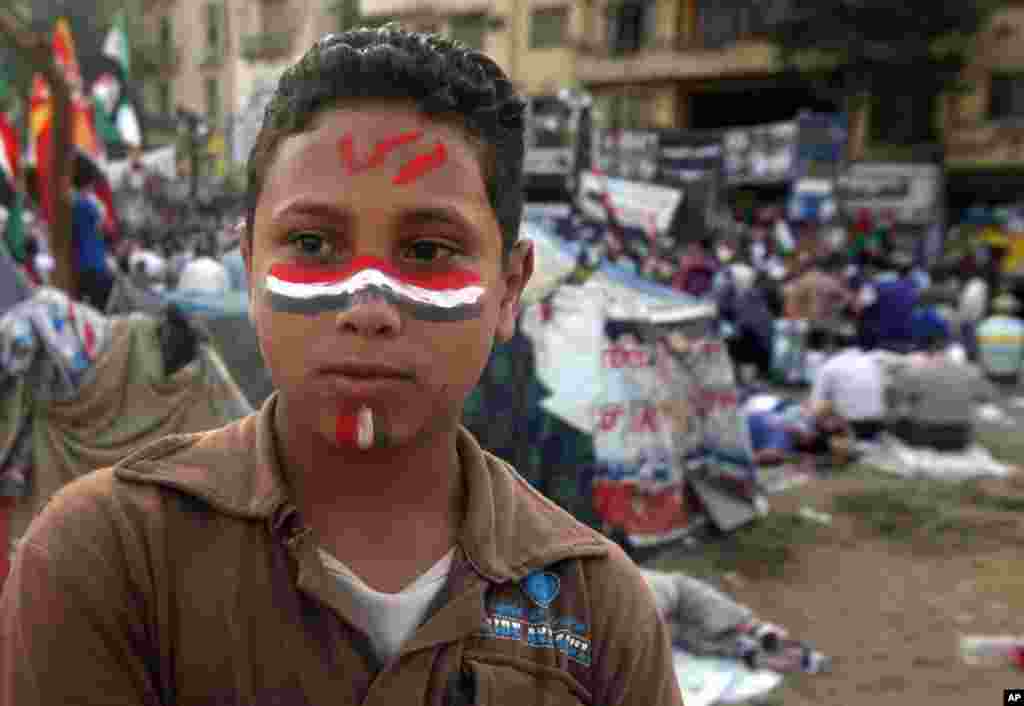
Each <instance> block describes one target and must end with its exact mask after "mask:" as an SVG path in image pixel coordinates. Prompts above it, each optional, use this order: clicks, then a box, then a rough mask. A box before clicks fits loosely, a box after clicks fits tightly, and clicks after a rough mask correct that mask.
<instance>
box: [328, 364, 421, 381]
mask: <svg viewBox="0 0 1024 706" xmlns="http://www.w3.org/2000/svg"><path fill="white" fill-rule="evenodd" d="M317 372H319V373H322V374H325V375H344V376H345V377H351V378H367V379H372V378H397V379H410V378H412V377H413V375H412V373H411V372H409V371H408V370H407V369H405V368H402V367H400V366H396V365H390V364H387V363H378V362H368V361H345V362H341V363H330V364H328V365H324V366H321V367H320V368H318V370H317Z"/></svg>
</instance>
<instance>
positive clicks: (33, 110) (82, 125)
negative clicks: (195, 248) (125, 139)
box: [29, 17, 117, 235]
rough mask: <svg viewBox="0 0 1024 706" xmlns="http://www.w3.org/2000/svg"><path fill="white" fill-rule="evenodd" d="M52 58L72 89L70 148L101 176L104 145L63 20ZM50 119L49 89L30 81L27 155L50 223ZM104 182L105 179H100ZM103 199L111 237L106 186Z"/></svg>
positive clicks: (112, 219) (38, 79) (42, 82)
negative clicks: (91, 165) (90, 163)
mask: <svg viewBox="0 0 1024 706" xmlns="http://www.w3.org/2000/svg"><path fill="white" fill-rule="evenodd" d="M53 56H54V59H55V61H56V63H57V66H58V68H59V69H60V70H62V71H63V72H64V77H65V79H66V80H67V82H68V84H69V86H70V88H71V106H70V107H71V115H70V116H68V117H69V119H70V120H71V145H72V147H73V148H74V149H75V151H76V152H77V153H78V154H80V155H82V156H83V157H85V158H86V159H88V160H89V161H91V162H92V163H93V166H95V168H96V170H97V172H98V173H99V174H100V175H101V177H102V175H103V169H102V167H103V164H104V163H105V162H106V154H105V151H104V148H103V143H102V141H100V139H99V135H98V134H97V132H96V123H95V118H94V114H93V111H94V108H93V104H92V101H91V100H90V99H89V98H88V97H87V96H85V95H84V93H83V90H82V72H81V69H80V68H79V66H78V58H77V56H76V55H75V43H74V40H73V39H72V37H71V27H70V25H69V24H68V21H67V20H66V19H64V18H63V17H62V18H60V19H58V20H57V25H56V27H55V28H54V31H53ZM52 120H53V101H52V96H51V93H50V88H49V86H47V85H46V81H45V80H44V79H43V77H42V76H40V75H38V74H37V75H36V76H35V77H34V79H33V86H32V97H31V100H30V117H29V139H30V147H29V155H30V161H31V162H32V163H33V164H34V165H35V169H36V179H37V188H38V193H39V201H40V206H41V208H42V212H43V215H44V216H45V218H46V220H47V221H48V222H49V223H51V224H52V223H53V194H51V193H49V179H48V176H49V170H50V145H51V142H52V135H51V123H52ZM101 181H102V182H105V178H101ZM97 191H98V192H105V193H101V194H100V198H101V199H102V200H104V201H105V202H106V201H110V203H109V204H107V205H108V209H107V217H106V219H105V221H104V229H105V230H106V231H107V232H108V233H109V234H111V235H116V234H117V220H116V217H115V213H114V210H113V202H112V199H111V198H109V196H107V194H109V191H110V188H109V184H100V185H98V187H97Z"/></svg>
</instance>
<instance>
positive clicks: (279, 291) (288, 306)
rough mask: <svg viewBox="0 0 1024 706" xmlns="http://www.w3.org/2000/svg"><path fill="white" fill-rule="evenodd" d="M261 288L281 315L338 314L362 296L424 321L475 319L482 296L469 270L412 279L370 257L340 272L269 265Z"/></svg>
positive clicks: (329, 268)
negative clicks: (383, 302) (390, 304)
mask: <svg viewBox="0 0 1024 706" xmlns="http://www.w3.org/2000/svg"><path fill="white" fill-rule="evenodd" d="M264 289H265V291H266V294H267V297H268V299H269V303H270V306H271V308H273V309H274V310H275V311H280V312H284V313H289V314H305V315H307V316H317V315H319V314H324V313H328V312H331V313H338V312H341V311H344V310H346V309H348V308H349V307H351V306H352V305H353V304H355V303H356V302H358V301H360V299H362V298H364V297H381V298H383V299H386V300H388V301H390V302H392V303H393V304H395V305H396V306H398V307H399V308H401V309H403V310H405V311H407V312H408V313H409V315H410V316H412V317H413V318H416V319H420V320H423V321H464V320H466V319H472V318H476V317H478V316H479V315H480V312H481V309H482V306H481V299H482V297H483V294H484V288H483V286H482V285H481V282H480V277H479V275H477V274H475V273H473V272H470V271H468V270H462V269H450V270H448V271H446V272H441V273H429V274H412V273H406V272H399V271H398V269H397V268H395V267H394V266H393V265H392V264H391V263H389V262H387V261H385V260H381V259H378V258H372V257H360V258H356V259H355V260H353V261H352V262H351V263H350V264H348V265H345V266H341V267H338V266H325V265H300V264H277V265H272V266H271V268H270V272H269V273H268V274H267V277H266V279H265V280H264Z"/></svg>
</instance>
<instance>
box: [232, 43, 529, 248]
mask: <svg viewBox="0 0 1024 706" xmlns="http://www.w3.org/2000/svg"><path fill="white" fill-rule="evenodd" d="M360 98H364V99H377V98H384V99H387V98H395V99H412V100H413V101H415V103H416V105H417V107H418V108H419V109H420V110H421V111H422V112H423V113H424V114H425V115H429V116H432V117H436V118H438V119H443V120H454V121H455V122H456V124H458V125H460V126H461V127H463V128H464V129H465V130H466V132H467V135H468V136H469V137H470V138H471V140H473V142H474V143H475V144H476V145H477V146H478V148H479V149H478V151H479V153H480V160H481V167H482V172H483V175H484V181H485V183H486V186H487V196H488V198H489V200H490V203H491V207H492V208H493V209H494V213H495V216H496V218H497V221H498V225H499V226H500V227H501V231H502V261H503V263H504V262H506V261H507V257H508V254H509V252H510V251H511V249H512V246H513V245H514V244H515V243H516V241H517V240H518V239H519V224H520V220H521V219H522V212H523V191H522V172H523V154H524V151H525V146H524V141H523V130H524V127H523V126H524V122H523V111H524V108H525V102H524V101H523V99H522V98H521V97H520V96H519V95H518V93H517V92H516V90H515V88H514V87H513V85H512V83H511V81H509V79H508V77H507V76H506V75H505V73H504V72H503V71H502V70H501V68H500V67H499V66H498V65H497V64H496V63H495V62H494V61H493V60H492V59H490V58H489V57H487V56H485V55H484V54H481V53H480V52H476V51H473V50H471V49H469V48H467V47H466V46H465V45H463V44H461V43H459V42H457V41H453V40H450V39H446V38H444V37H440V36H438V35H434V34H425V33H420V32H410V31H408V30H404V29H402V28H401V27H399V26H398V25H397V24H394V23H392V24H388V25H385V26H383V27H377V28H372V29H371V28H359V29H353V30H349V31H346V32H342V33H340V34H329V35H326V36H325V37H323V38H322V39H320V40H319V41H317V43H316V44H314V45H313V47H312V48H311V49H309V51H307V52H306V54H305V55H304V56H303V57H302V59H300V60H299V61H298V62H297V63H296V64H295V65H294V66H292V67H290V68H289V69H288V70H287V71H285V72H284V74H283V75H282V76H281V79H280V81H279V82H278V84H277V89H276V90H275V91H274V95H273V97H272V98H271V100H270V103H269V104H268V105H267V109H266V112H265V113H264V116H263V125H262V127H261V128H260V132H259V135H258V136H257V138H256V142H255V144H254V145H253V148H252V152H251V153H250V155H249V162H248V187H247V192H246V202H245V209H246V216H247V217H246V224H245V237H246V238H248V239H251V238H252V232H253V217H254V215H255V211H256V203H257V201H258V200H259V197H260V193H261V192H262V189H263V183H264V178H265V177H266V173H267V169H268V168H269V166H270V164H271V162H272V161H273V159H274V156H275V153H276V150H277V146H278V144H280V142H281V140H283V139H284V138H286V137H288V136H290V135H294V134H297V133H300V132H302V131H304V130H306V129H308V128H309V126H310V123H311V121H312V119H313V117H314V116H315V115H317V114H318V113H319V112H321V111H323V110H325V109H329V108H332V107H335V106H337V105H339V104H341V103H343V102H345V101H348V100H350V99H360Z"/></svg>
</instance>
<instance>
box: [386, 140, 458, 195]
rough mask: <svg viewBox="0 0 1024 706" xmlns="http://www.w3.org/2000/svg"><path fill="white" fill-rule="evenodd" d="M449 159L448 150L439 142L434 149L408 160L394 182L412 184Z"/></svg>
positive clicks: (399, 184)
mask: <svg viewBox="0 0 1024 706" xmlns="http://www.w3.org/2000/svg"><path fill="white" fill-rule="evenodd" d="M447 161H448V150H447V148H446V147H445V146H444V143H443V142H438V143H437V144H436V145H435V146H434V149H433V151H431V152H427V153H426V154H421V155H419V156H417V157H414V158H413V159H411V160H409V161H408V162H406V163H405V164H404V165H403V166H402V168H401V170H399V172H398V174H396V175H395V178H394V179H393V180H392V182H393V183H394V184H396V185H398V186H401V185H403V184H411V183H412V182H414V181H416V180H417V179H419V178H420V177H421V176H423V175H424V174H427V173H429V172H432V171H434V170H435V169H437V168H438V167H440V166H441V165H443V164H444V163H445V162H447Z"/></svg>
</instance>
